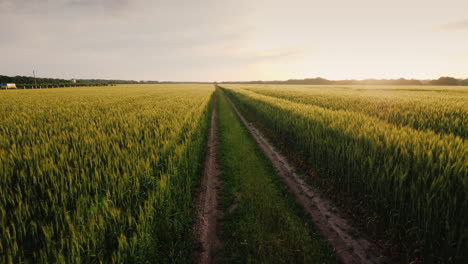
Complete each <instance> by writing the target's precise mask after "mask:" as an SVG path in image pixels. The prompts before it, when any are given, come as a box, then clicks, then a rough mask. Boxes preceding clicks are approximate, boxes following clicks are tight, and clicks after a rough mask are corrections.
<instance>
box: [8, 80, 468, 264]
mask: <svg viewBox="0 0 468 264" xmlns="http://www.w3.org/2000/svg"><path fill="white" fill-rule="evenodd" d="M467 102H468V90H467V89H466V88H460V87H443V86H439V87H437V86H418V87H413V86H389V87H387V86H368V87H365V86H340V87H335V86H305V85H304V86H302V85H252V84H236V85H233V84H223V85H221V86H216V85H212V84H146V85H117V86H107V87H104V86H98V87H71V88H63V89H41V90H39V89H38V90H23V89H20V90H14V91H10V90H9V91H0V120H1V123H0V176H1V177H0V238H1V239H0V262H1V263H23V262H24V263H193V262H197V261H199V262H201V263H216V262H221V263H287V262H293V263H336V262H337V261H341V262H343V263H357V262H359V263H387V262H386V260H388V259H391V260H392V261H391V262H401V263H406V262H411V261H415V263H463V260H464V259H466V257H467V256H466V252H467V248H468V237H467V233H466V230H467V227H468V144H467V142H466V139H467V137H468V134H467V133H468V132H467V122H466V116H467V114H468V103H467ZM214 113H216V114H214ZM210 126H211V129H210ZM213 127H215V128H216V129H213ZM263 135H264V136H263ZM259 138H264V140H265V141H264V142H267V141H268V143H264V144H263V145H262V143H261V142H260V141H259ZM267 139H268V140H267ZM211 140H213V141H212V142H211ZM269 144H271V146H273V145H274V148H273V147H270V145H269ZM265 146H267V147H265ZM267 148H269V149H268V150H265V149H267ZM268 151H270V152H269V153H268ZM208 153H211V156H210V157H211V159H208V158H207V157H208ZM283 155H284V157H283ZM273 156H274V157H276V159H278V160H279V161H278V160H276V161H275V160H274V159H275V158H274V157H273ZM272 157H273V158H272ZM281 159H282V160H281ZM289 163H290V164H292V165H290V164H289ZM203 164H205V165H203ZM206 164H211V166H212V168H211V169H212V170H213V171H215V173H211V174H210V173H209V172H208V173H207V168H206V166H207V165H206ZM278 164H279V165H278ZM285 164H286V165H285ZM204 166H205V167H204ZM278 166H279V167H278ZM281 166H283V167H284V166H286V167H288V169H287V171H286V172H285V171H281V168H282V167H281ZM218 170H219V171H218ZM288 173H289V174H291V175H293V176H294V177H296V178H297V179H299V183H298V185H297V186H296V187H298V186H299V187H300V188H298V189H296V190H295V189H294V188H295V186H294V183H291V182H292V180H291V179H292V176H291V178H288V177H290V175H289V174H288ZM296 173H297V175H296ZM206 174H210V175H208V176H209V177H211V178H209V179H210V180H206V182H210V181H212V182H216V184H215V185H213V186H206V185H204V184H206V183H205V180H204V177H208V176H204V175H206ZM208 184H209V183H208ZM306 185H307V186H309V187H310V188H309V187H307V186H306ZM304 186H306V187H304ZM203 190H209V191H210V192H212V193H210V195H211V196H210V198H207V199H208V200H209V201H206V202H205V203H204V204H208V205H209V206H208V207H206V208H202V209H201V211H204V212H205V214H206V215H201V216H200V215H199V212H198V211H200V208H199V207H200V203H199V200H200V201H203V200H204V197H203V194H204V193H205V192H203ZM310 190H314V193H312V194H311V193H310V192H309V191H310ZM315 190H316V192H315ZM199 196H200V197H199ZM197 197H198V199H197ZM213 197H215V198H213ZM210 199H214V201H219V202H215V204H211V202H210ZM320 199H322V200H320ZM317 201H319V202H320V204H319V203H318V202H317ZM322 201H325V203H322ZM216 203H218V204H216ZM324 204H326V205H327V206H328V208H331V209H330V210H329V209H326V210H325V209H323V208H325V207H327V206H324ZM335 205H337V206H335ZM210 206H211V207H210ZM319 206H320V207H321V208H320V210H317V208H318V207H319ZM322 207H323V208H322ZM311 208H312V209H311ZM314 208H315V211H314ZM327 210H328V211H327ZM214 211H217V212H215V214H213V215H210V213H211V212H214ZM218 211H219V212H218ZM318 211H324V212H325V213H323V212H322V213H321V214H322V215H317V214H319V213H318ZM343 212H345V213H343ZM341 213H342V214H341ZM335 214H336V215H335ZM340 214H341V215H340ZM337 215H339V216H340V217H342V218H339V224H340V225H341V226H342V228H343V227H344V226H346V228H343V230H342V231H343V232H345V234H346V235H347V236H348V238H347V239H348V240H349V241H351V242H349V243H351V244H352V242H353V241H357V240H359V241H362V240H363V239H365V238H367V237H370V239H369V241H370V242H369V244H370V243H372V244H373V246H374V247H373V249H374V248H378V250H377V251H376V252H377V253H376V254H377V255H373V254H368V252H366V254H364V255H366V256H363V255H362V254H361V255H359V254H360V252H358V250H356V249H359V247H354V246H353V245H351V244H346V243H344V242H343V243H344V244H343V243H342V244H341V245H340V247H336V243H335V242H336V241H337V240H339V239H341V238H339V237H338V238H337V237H333V234H331V231H327V230H332V229H333V228H332V227H334V228H335V226H332V224H333V219H336V218H335V216H337ZM208 217H211V219H210V220H206V219H207V218H208ZM345 218H346V219H345ZM197 219H198V220H197ZM213 219H214V220H213ZM317 219H319V220H317ZM320 219H321V220H320ZM346 220H349V221H346ZM196 221H198V222H197V224H196V225H195V222H196ZM208 221H215V223H214V224H213V223H211V224H212V225H213V226H214V228H211V229H205V230H209V231H206V232H216V234H205V235H206V237H207V238H210V237H215V238H216V240H219V241H217V242H216V243H218V244H219V245H216V247H215V246H213V245H211V243H210V241H205V243H204V244H203V245H199V244H197V242H199V241H198V239H199V238H198V237H197V236H198V235H199V233H198V232H197V230H196V229H197V228H199V227H198V225H201V226H202V228H203V224H204V223H205V222H208ZM348 223H349V226H353V228H352V229H351V228H350V227H349V228H348ZM344 229H346V230H344ZM333 232H334V231H333ZM346 232H348V233H346ZM338 242H340V241H338ZM341 242H342V241H341ZM365 242H366V243H368V242H367V240H366V241H365ZM374 242H375V243H374ZM338 244H339V243H338ZM374 244H377V247H376V246H375V245H374ZM212 246H213V248H209V249H208V250H207V248H205V247H212ZM200 247H203V248H200ZM381 247H382V248H383V249H382V250H381V251H379V250H380V249H381ZM369 248H370V247H369ZM365 250H366V247H364V251H365ZM384 250H385V253H382V252H383V251H384ZM345 251H346V252H345ZM200 252H205V253H206V256H205V261H208V262H204V261H200V260H199V259H197V255H200V254H199V253H200ZM207 252H208V253H207ZM380 253H382V254H380ZM384 254H387V255H389V258H387V257H386V256H383V255H384ZM369 256H374V259H369ZM375 256H378V257H375ZM356 259H358V260H362V261H357V262H356ZM384 260H385V261H384ZM213 261H214V262H213ZM353 261H354V262H353Z"/></svg>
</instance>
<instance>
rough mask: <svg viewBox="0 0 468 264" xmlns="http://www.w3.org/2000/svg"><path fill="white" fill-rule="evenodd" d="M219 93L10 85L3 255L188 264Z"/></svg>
mask: <svg viewBox="0 0 468 264" xmlns="http://www.w3.org/2000/svg"><path fill="white" fill-rule="evenodd" d="M213 91H214V88H213V86H212V85H140V86H138V85H132V86H125V85H121V86H116V87H91V88H63V89H42V90H17V91H0V120H1V122H0V175H1V177H0V252H1V254H0V262H2V263H23V262H31V263H116V262H119V263H130V262H132V263H142V262H147V261H150V260H151V261H153V260H154V259H158V260H159V261H161V262H167V261H169V260H171V261H178V262H185V261H188V260H187V258H188V257H190V255H191V252H190V251H189V250H190V248H191V246H192V245H191V241H192V240H191V239H192V235H191V233H190V232H187V230H189V229H190V224H191V219H192V218H191V215H192V214H193V213H194V212H193V197H194V188H195V187H194V186H195V185H196V184H197V183H198V177H199V171H200V169H201V166H200V161H201V160H202V159H203V153H204V148H205V134H206V130H207V127H208V117H209V107H210V98H211V95H212V93H213Z"/></svg>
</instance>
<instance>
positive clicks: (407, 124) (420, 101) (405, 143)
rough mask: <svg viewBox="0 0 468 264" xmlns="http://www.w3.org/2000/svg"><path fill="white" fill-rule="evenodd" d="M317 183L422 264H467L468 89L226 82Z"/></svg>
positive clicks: (238, 101) (235, 99) (246, 110)
mask: <svg viewBox="0 0 468 264" xmlns="http://www.w3.org/2000/svg"><path fill="white" fill-rule="evenodd" d="M225 91H226V93H228V94H229V96H230V97H232V98H233V100H234V101H236V103H237V104H239V106H241V108H243V109H244V111H245V112H246V113H249V114H250V115H252V116H254V117H255V118H256V120H257V122H259V123H262V124H263V126H265V127H267V128H268V129H269V130H270V132H271V134H273V135H274V138H275V139H276V140H277V141H280V142H282V143H283V144H284V145H285V146H287V150H289V151H292V152H294V153H295V155H296V157H298V158H299V159H300V160H301V161H302V162H304V163H305V164H306V167H309V168H313V169H314V170H315V173H316V175H317V176H316V177H318V179H321V180H322V181H324V182H326V184H327V185H328V186H333V187H334V188H335V190H336V192H338V193H343V194H344V196H346V197H347V198H350V199H353V201H354V203H355V204H358V205H359V207H361V210H362V212H363V213H365V215H367V216H368V217H369V219H379V221H378V226H379V228H384V229H386V230H392V231H391V232H389V234H387V235H388V236H391V237H392V240H394V241H398V243H400V244H402V245H403V246H402V250H403V251H404V254H406V255H411V256H415V255H417V256H419V259H423V260H424V261H425V262H438V261H441V262H444V261H447V260H451V261H461V260H462V259H464V257H466V256H464V255H463V254H466V249H467V236H466V228H467V221H468V214H467V212H468V199H467V194H468V181H467V178H468V175H467V173H468V160H467V158H468V144H467V142H466V140H465V138H466V133H467V131H466V130H467V124H466V120H465V119H466V116H467V112H468V111H467V107H468V106H467V102H468V94H467V90H466V89H461V88H448V87H441V88H435V87H431V88H429V89H427V88H426V89H421V88H415V87H406V88H401V87H395V88H386V89H382V87H371V88H367V89H366V88H363V87H317V86H312V87H305V86H302V87H301V86H287V87H285V86H282V87H280V86H261V85H258V86H252V85H251V86H242V85H226V86H225Z"/></svg>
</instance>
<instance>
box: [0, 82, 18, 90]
mask: <svg viewBox="0 0 468 264" xmlns="http://www.w3.org/2000/svg"><path fill="white" fill-rule="evenodd" d="M0 88H1V89H16V84H15V83H0Z"/></svg>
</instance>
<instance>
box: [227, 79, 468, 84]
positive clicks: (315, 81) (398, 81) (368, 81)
mask: <svg viewBox="0 0 468 264" xmlns="http://www.w3.org/2000/svg"><path fill="white" fill-rule="evenodd" d="M220 83H221V84H222V83H226V84H229V83H230V84H320V85H468V78H467V79H455V78H453V77H440V78H439V79H434V80H415V79H405V78H400V79H365V80H327V79H324V78H309V79H289V80H286V81H246V82H235V81H234V82H220Z"/></svg>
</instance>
